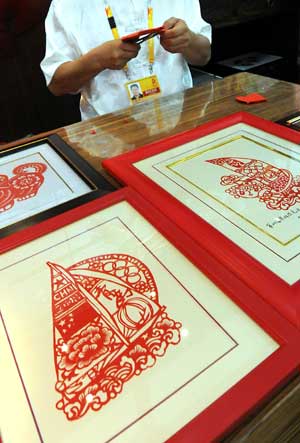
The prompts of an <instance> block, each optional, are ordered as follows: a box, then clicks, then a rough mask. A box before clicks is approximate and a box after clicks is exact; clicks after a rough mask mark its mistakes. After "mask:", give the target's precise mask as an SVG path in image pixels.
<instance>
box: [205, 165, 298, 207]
mask: <svg viewBox="0 0 300 443" xmlns="http://www.w3.org/2000/svg"><path fill="white" fill-rule="evenodd" d="M206 161H207V162H208V163H212V164H214V165H218V166H221V167H223V168H225V169H228V170H229V171H233V172H234V174H232V175H224V176H223V177H222V178H221V181H220V184H221V185H223V186H228V185H232V186H231V187H230V188H228V189H226V191H225V192H227V193H228V194H230V195H232V196H233V197H235V198H257V199H258V200H259V201H260V202H262V203H264V204H265V205H266V207H267V208H268V209H277V210H280V209H282V210H287V209H289V208H290V207H291V206H293V205H295V204H296V203H300V176H295V177H293V175H292V173H291V172H290V171H288V170H287V169H281V168H278V167H276V166H273V165H271V164H269V163H266V162H264V161H262V160H256V159H251V158H233V157H223V158H215V159H212V160H206Z"/></svg>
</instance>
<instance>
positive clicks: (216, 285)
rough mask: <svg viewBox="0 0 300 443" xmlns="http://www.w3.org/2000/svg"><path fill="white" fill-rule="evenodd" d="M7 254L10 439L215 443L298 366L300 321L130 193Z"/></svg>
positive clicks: (3, 261)
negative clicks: (294, 320)
mask: <svg viewBox="0 0 300 443" xmlns="http://www.w3.org/2000/svg"><path fill="white" fill-rule="evenodd" d="M1 248H2V255H1V256H0V294H1V316H0V347H1V360H0V373H1V377H0V392H1V397H0V408H1V431H2V438H3V443H9V442H12V441H26V443H40V442H47V443H57V442H58V441H72V442H73V443H82V441H88V442H89V443H104V442H120V441H122V442H133V441H143V442H145V443H147V442H153V441H155V442H157V443H159V442H165V441H166V440H169V439H170V441H172V442H179V441H184V442H197V443H199V442H211V441H215V440H216V439H217V438H219V437H220V436H222V435H224V433H226V432H228V431H229V430H230V429H231V428H232V427H233V426H235V425H236V424H237V423H238V422H239V421H240V420H241V419H242V418H243V417H244V416H245V415H246V414H247V413H248V412H249V411H250V410H252V409H253V408H255V407H257V406H258V405H260V404H261V402H263V401H264V400H266V399H267V398H269V397H270V396H271V395H272V394H273V393H275V391H276V389H277V388H279V387H280V386H281V385H283V384H284V383H286V382H287V381H288V380H289V378H291V377H293V375H294V374H296V373H297V372H298V365H299V361H300V351H299V338H300V332H299V331H298V330H297V328H295V327H294V326H293V325H292V324H290V323H289V322H288V321H287V320H285V319H284V318H283V317H282V316H281V315H280V314H278V313H277V312H276V310H275V309H274V308H273V307H271V306H270V305H268V304H267V303H266V302H265V301H264V300H262V299H261V298H260V297H258V296H257V295H256V294H255V293H254V291H253V290H251V289H250V288H249V287H248V286H247V285H245V284H244V283H242V282H241V281H240V280H239V279H238V278H236V277H235V276H234V275H232V274H231V273H230V272H229V271H228V270H227V269H226V268H225V267H223V266H222V265H221V264H220V263H219V262H217V261H216V260H215V259H214V258H213V257H212V256H211V255H209V254H207V252H206V251H205V250H202V249H201V248H200V247H199V246H197V245H196V244H195V242H194V241H193V240H192V239H191V238H190V237H189V236H188V235H186V234H185V233H184V232H182V231H181V230H180V229H178V228H177V227H176V226H175V225H174V224H172V222H171V221H169V220H168V219H167V218H166V217H164V216H163V215H162V214H161V213H160V212H159V211H158V210H157V209H155V207H153V206H152V205H151V204H150V203H149V202H147V201H145V200H144V199H143V198H142V197H141V196H140V195H139V194H137V193H135V192H134V191H132V190H130V189H123V190H120V191H116V192H114V193H111V194H109V195H107V196H104V197H102V198H101V199H97V200H94V201H92V202H89V203H87V204H85V205H83V206H81V207H80V208H75V209H73V210H71V211H69V212H68V213H65V214H61V215H59V216H57V217H54V218H52V219H49V220H47V221H44V222H42V223H40V224H39V225H35V226H33V227H29V228H28V229H26V230H25V231H23V232H22V233H21V232H18V233H15V234H13V235H12V236H10V237H8V238H7V239H4V240H3V241H2V242H1ZM33 270H34V272H33ZM16 413H17V415H18V426H16V425H15V423H16V422H15V417H16Z"/></svg>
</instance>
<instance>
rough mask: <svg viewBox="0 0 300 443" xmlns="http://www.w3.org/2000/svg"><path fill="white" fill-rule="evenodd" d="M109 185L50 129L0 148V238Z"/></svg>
mask: <svg viewBox="0 0 300 443" xmlns="http://www.w3.org/2000/svg"><path fill="white" fill-rule="evenodd" d="M112 190H113V187H112V185H111V184H110V183H109V182H107V181H106V180H105V179H104V178H103V177H102V176H101V175H100V174H98V173H97V172H96V171H95V170H94V169H93V168H92V167H91V166H90V165H89V164H88V163H87V162H86V161H85V160H84V159H82V158H81V157H80V156H79V155H78V154H77V153H76V152H75V151H74V150H73V149H72V148H71V147H70V146H68V145H67V144H66V143H65V142H64V141H63V140H62V139H61V138H60V137H59V136H58V135H56V134H54V135H51V136H49V137H47V138H43V139H40V140H38V141H34V142H31V143H26V144H23V145H17V146H14V147H12V148H8V149H4V150H0V238H1V237H5V236H7V235H9V234H11V233H12V232H15V231H16V230H19V229H23V228H24V227H26V226H28V225H31V224H34V223H37V222H39V221H41V220H44V219H46V218H48V217H51V216H53V215H56V214H59V213H61V212H64V211H66V210H67V209H70V208H72V207H75V206H76V205H79V204H82V203H83V202H85V201H89V200H91V199H92V198H95V197H99V196H100V195H102V194H105V193H107V192H109V191H112Z"/></svg>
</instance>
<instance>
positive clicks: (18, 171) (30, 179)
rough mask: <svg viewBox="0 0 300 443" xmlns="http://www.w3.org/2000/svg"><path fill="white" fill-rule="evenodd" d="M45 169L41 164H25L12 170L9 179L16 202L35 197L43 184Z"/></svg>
mask: <svg viewBox="0 0 300 443" xmlns="http://www.w3.org/2000/svg"><path fill="white" fill-rule="evenodd" d="M46 169H47V167H46V165H44V164H43V163H26V164H24V165H20V166H17V167H16V168H14V170H13V173H14V174H15V175H14V176H13V177H12V178H11V179H10V183H11V184H12V186H13V188H14V191H15V198H16V200H27V199H28V198H32V197H35V196H36V194H37V192H38V190H39V188H40V187H41V186H42V184H43V182H44V177H43V172H45V171H46Z"/></svg>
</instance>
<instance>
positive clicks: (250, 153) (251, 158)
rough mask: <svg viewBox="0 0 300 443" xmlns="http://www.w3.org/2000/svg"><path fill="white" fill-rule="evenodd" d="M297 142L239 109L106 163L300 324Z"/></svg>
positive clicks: (286, 132)
mask: <svg viewBox="0 0 300 443" xmlns="http://www.w3.org/2000/svg"><path fill="white" fill-rule="evenodd" d="M299 143H300V134H297V133H296V132H294V131H292V130H290V129H287V128H284V127H282V126H279V125H277V124H275V123H272V122H269V121H266V120H263V119H261V118H258V117H255V116H252V115H250V114H247V113H237V114H233V115H231V116H228V117H225V118H222V119H220V120H216V121H214V122H212V123H208V124H205V125H203V126H200V127H198V128H195V129H193V130H191V131H188V132H184V133H181V134H179V135H176V136H173V137H170V138H166V139H163V140H160V141H159V142H157V143H153V144H151V145H148V146H145V147H144V148H141V149H138V150H136V151H133V152H130V153H127V154H124V155H122V156H119V157H115V158H112V159H108V160H106V161H104V163H103V165H104V166H105V167H106V168H107V169H108V170H109V171H110V172H111V173H112V174H113V175H114V176H116V177H117V178H118V179H119V180H120V181H122V182H124V183H126V184H128V185H130V186H131V187H133V188H135V189H136V190H138V191H139V192H140V193H142V194H143V195H144V196H145V197H146V198H147V199H149V200H150V201H152V202H153V204H155V205H156V206H158V207H159V208H160V210H161V211H162V212H164V213H165V214H166V215H167V216H168V217H170V218H171V219H172V220H173V221H174V222H175V223H177V224H178V225H179V226H180V227H181V228H182V229H184V230H185V231H186V232H188V234H189V235H191V236H192V237H193V238H194V239H195V240H196V241H197V242H198V243H199V244H201V245H202V246H203V247H205V248H206V249H207V250H208V251H209V252H210V253H211V254H213V255H214V256H215V257H216V258H217V259H218V260H220V261H221V262H222V263H224V264H225V265H226V266H228V267H229V268H230V269H231V270H232V272H234V273H236V274H237V275H238V276H239V278H242V279H243V280H244V281H245V282H246V283H247V284H248V285H250V286H251V287H253V288H254V289H255V290H256V291H258V292H259V293H260V294H261V295H262V296H263V297H265V299H266V300H268V301H269V302H271V303H273V304H274V306H276V308H278V309H279V310H280V312H282V313H283V314H284V315H285V316H286V317H287V318H289V319H290V320H291V321H292V322H293V323H294V324H296V325H298V326H300V316H299V308H298V305H299V301H298V299H299V297H300V285H299V283H297V282H298V280H299V279H300V147H299Z"/></svg>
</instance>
